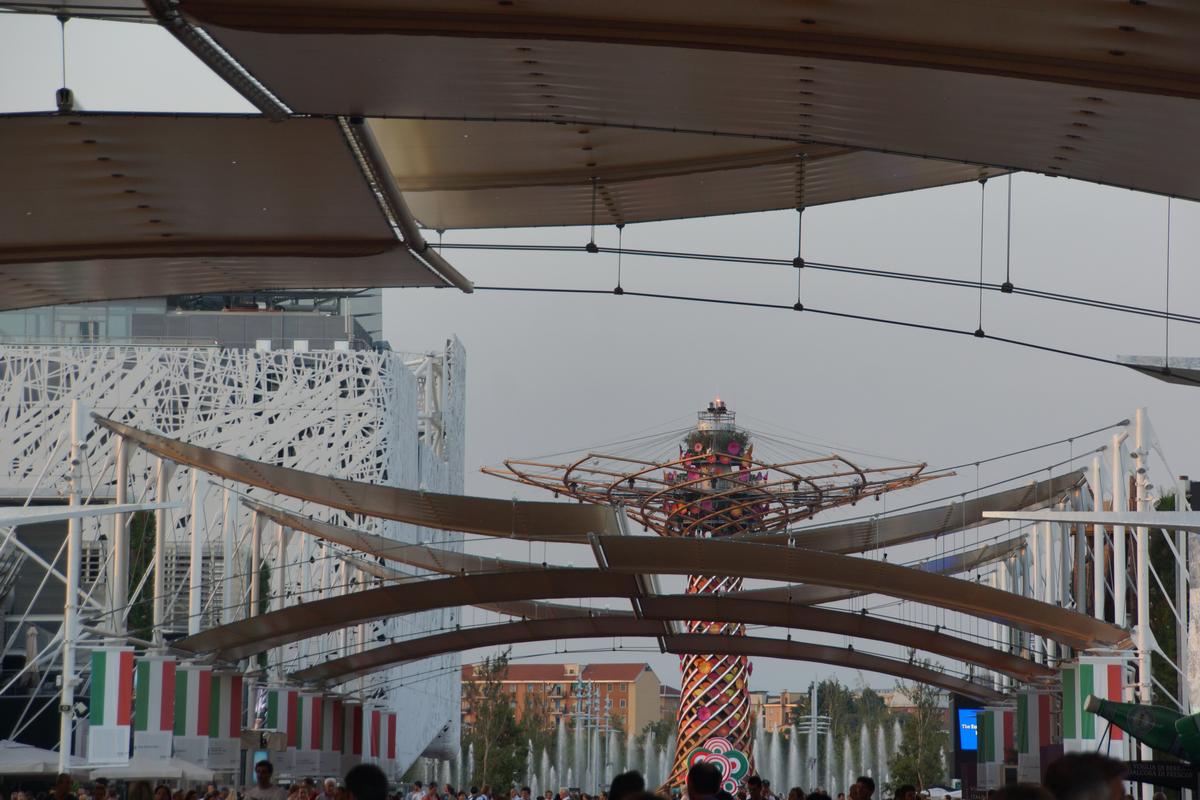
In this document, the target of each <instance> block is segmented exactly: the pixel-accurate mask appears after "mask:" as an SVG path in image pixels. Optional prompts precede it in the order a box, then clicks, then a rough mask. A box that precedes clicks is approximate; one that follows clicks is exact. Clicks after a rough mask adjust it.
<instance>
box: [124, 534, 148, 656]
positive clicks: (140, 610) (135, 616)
mask: <svg viewBox="0 0 1200 800" xmlns="http://www.w3.org/2000/svg"><path fill="white" fill-rule="evenodd" d="M153 565H154V514H153V513H152V512H150V511H135V512H134V513H133V514H131V515H130V518H129V589H128V594H127V595H126V597H134V596H135V594H134V593H135V592H136V591H137V588H138V586H139V585H141V583H142V580H143V579H144V578H146V573H147V572H149V571H150V570H151V568H152V567H153ZM153 595H154V586H153V584H152V583H151V582H150V580H147V586H146V587H145V588H144V589H143V590H142V593H141V594H140V595H137V597H138V599H137V600H135V601H134V602H132V603H130V604H129V618H128V625H129V632H130V633H131V634H133V635H134V636H137V637H138V638H139V639H150V638H151V635H152V633H153V631H154V597H153Z"/></svg>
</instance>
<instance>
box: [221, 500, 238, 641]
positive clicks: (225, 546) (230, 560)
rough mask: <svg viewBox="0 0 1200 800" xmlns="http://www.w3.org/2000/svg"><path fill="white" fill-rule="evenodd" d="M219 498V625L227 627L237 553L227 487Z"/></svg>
mask: <svg viewBox="0 0 1200 800" xmlns="http://www.w3.org/2000/svg"><path fill="white" fill-rule="evenodd" d="M222 495H223V496H222V498H221V558H222V561H223V562H224V566H223V568H222V573H223V574H222V576H221V624H222V625H228V624H229V623H231V622H233V620H234V614H233V612H234V608H235V605H234V602H233V598H234V595H235V593H236V592H237V588H236V587H237V582H236V581H235V580H234V577H233V576H234V574H235V573H236V572H237V553H235V552H234V544H233V527H234V525H233V518H232V517H233V506H232V500H231V498H230V495H229V487H228V486H226V487H225V491H224V492H223V493H222Z"/></svg>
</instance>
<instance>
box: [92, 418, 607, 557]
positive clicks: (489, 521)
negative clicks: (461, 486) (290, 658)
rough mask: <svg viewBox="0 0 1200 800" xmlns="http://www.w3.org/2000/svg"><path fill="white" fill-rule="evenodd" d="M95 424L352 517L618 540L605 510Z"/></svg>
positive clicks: (539, 537) (161, 452)
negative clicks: (330, 467) (402, 484)
mask: <svg viewBox="0 0 1200 800" xmlns="http://www.w3.org/2000/svg"><path fill="white" fill-rule="evenodd" d="M92 417H93V418H94V419H95V420H96V423H97V424H99V425H101V426H103V427H105V428H108V429H109V430H110V431H112V432H113V433H115V434H117V435H118V436H121V437H124V438H125V439H128V440H129V441H132V442H134V443H136V444H137V446H138V447H141V448H142V449H144V450H147V451H149V452H151V453H153V454H155V455H158V456H162V457H163V458H166V459H169V460H171V461H174V462H175V463H177V464H185V465H187V466H189V467H194V468H196V469H200V470H203V471H205V472H207V473H209V474H212V475H219V476H221V477H222V478H226V479H228V480H231V481H237V482H238V483H244V484H246V485H247V486H257V487H259V488H262V489H267V490H268V491H272V492H275V493H276V494H283V495H287V496H288V497H297V498H300V499H301V500H308V501H310V502H313V503H320V504H321V505H323V506H329V507H330V508H339V509H342V510H343V511H349V512H351V513H354V514H366V515H368V516H371V517H380V518H383V519H394V520H398V521H400V522H410V523H412V524H414V525H423V526H425V527H427V528H437V529H439V530H444V531H466V532H467V533H478V534H482V535H485V536H499V537H507V538H513V539H533V540H536V541H580V540H581V539H585V540H586V537H587V535H588V534H590V533H614V534H615V533H620V532H621V528H620V525H619V523H618V521H617V515H616V511H614V510H613V509H611V508H607V507H604V506H594V505H585V504H577V503H541V502H530V501H524V500H497V499H495V498H491V497H471V496H468V495H456V494H437V493H435V492H421V491H416V490H414V489H398V488H395V487H392V486H377V485H375V484H372V483H362V482H360V481H348V480H343V479H341V478H331V477H329V476H327V475H317V474H316V473H313V472H303V471H301V470H298V469H289V468H288V467H277V466H275V465H274V464H267V463H264V462H262V461H251V460H250V459H248V458H239V457H238V456H231V455H228V454H226V453H222V452H220V451H217V450H211V449H209V448H207V447H198V446H197V445H194V444H188V443H187V442H181V441H179V440H178V439H171V438H169V437H166V436H159V435H158V434H154V433H148V432H146V431H143V430H139V429H138V428H134V427H132V426H130V425H125V424H123V423H120V422H116V421H115V420H111V419H106V418H105V417H102V416H100V415H98V414H93V415H92Z"/></svg>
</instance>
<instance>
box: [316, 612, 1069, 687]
mask: <svg viewBox="0 0 1200 800" xmlns="http://www.w3.org/2000/svg"><path fill="white" fill-rule="evenodd" d="M640 602H641V605H642V609H643V615H642V616H643V618H642V619H637V618H634V617H632V616H629V615H616V614H609V613H602V614H600V613H597V614H586V615H585V614H581V613H580V612H579V609H576V613H575V614H574V615H573V616H571V617H563V618H558V619H545V620H537V621H521V622H505V623H500V624H497V625H486V626H479V627H475V628H467V629H461V630H455V631H451V632H448V633H439V634H434V635H432V636H425V637H420V638H417V639H406V640H405V641H402V642H397V643H395V644H390V645H384V646H382V647H376V648H372V649H370V650H366V651H364V652H361V653H354V654H351V655H348V656H344V657H342V658H337V659H332V660H330V661H326V662H324V663H322V664H318V665H316V666H313V667H309V668H308V669H305V670H302V671H300V672H298V673H297V674H296V675H295V677H296V678H297V679H298V680H301V681H310V680H313V681H326V682H328V681H335V682H341V681H346V680H350V679H351V678H357V677H359V676H362V675H366V674H368V673H370V672H375V671H377V670H381V669H385V668H387V667H389V666H392V665H394V664H396V663H397V662H400V661H415V660H419V659H422V658H427V657H429V656H435V655H442V654H444V653H454V652H462V651H463V650H470V649H473V648H476V647H491V646H499V645H506V644H518V643H521V642H532V641H545V640H551V639H586V638H591V637H596V636H659V635H663V634H666V633H669V630H667V629H666V628H664V626H663V625H662V623H663V622H671V621H676V620H689V619H704V620H711V621H714V622H742V623H745V624H748V625H769V626H772V627H780V628H791V629H795V630H805V631H819V632H822V633H832V634H837V635H843V636H853V637H857V638H863V639H872V640H875V641H881V642H888V643H890V644H896V645H900V646H902V647H906V648H915V649H918V650H925V651H928V652H931V653H937V654H938V655H942V656H946V657H949V658H953V659H955V660H958V661H963V662H966V663H971V664H977V665H979V666H982V667H985V668H987V669H994V670H997V671H999V672H1002V673H1004V674H1006V675H1011V676H1012V677H1014V678H1016V679H1018V680H1021V681H1032V680H1036V679H1046V678H1051V677H1053V676H1054V675H1055V674H1056V673H1055V671H1054V670H1052V669H1049V668H1047V667H1044V666H1041V665H1039V664H1035V663H1033V662H1032V661H1028V660H1026V659H1023V658H1020V657H1018V656H1014V655H1011V654H1008V653H1005V652H1003V651H1000V650H995V649H992V648H990V647H985V646H982V645H979V644H975V643H974V642H969V641H966V640H964V639H958V638H956V637H953V636H948V635H946V634H943V633H938V632H935V631H931V630H926V629H924V628H917V627H914V626H911V625H904V624H902V623H898V622H892V621H891V620H885V619H879V618H876V617H867V616H863V615H861V614H852V613H849V612H846V611H833V610H830V609H823V608H807V607H804V606H797V605H794V604H788V603H786V602H785V603H778V602H765V601H761V600H742V599H738V598H734V597H724V596H705V595H696V594H683V595H666V596H661V597H647V598H642V600H641V601H640Z"/></svg>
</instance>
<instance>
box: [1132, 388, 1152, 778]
mask: <svg viewBox="0 0 1200 800" xmlns="http://www.w3.org/2000/svg"><path fill="white" fill-rule="evenodd" d="M1134 419H1135V422H1134V452H1135V453H1136V458H1137V460H1136V462H1135V464H1136V467H1137V473H1136V475H1137V477H1136V481H1135V483H1134V487H1135V491H1136V493H1137V494H1136V500H1137V510H1138V511H1139V512H1142V511H1148V510H1150V501H1149V500H1148V499H1147V498H1146V494H1147V492H1148V491H1149V487H1148V486H1147V485H1146V475H1147V459H1146V453H1147V451H1148V448H1147V443H1146V409H1145V408H1144V407H1139V408H1138V410H1137V413H1136V415H1135V417H1134ZM1134 537H1135V541H1136V542H1137V583H1136V585H1137V626H1138V635H1137V646H1138V700H1139V701H1140V702H1142V703H1143V704H1146V705H1149V704H1150V703H1151V702H1152V698H1153V696H1154V681H1153V678H1152V677H1151V674H1150V669H1151V666H1150V659H1151V654H1150V649H1151V648H1150V529H1149V528H1147V527H1146V526H1144V525H1139V526H1138V527H1137V528H1136V529H1135V532H1134ZM1141 757H1142V760H1144V761H1150V760H1152V759H1153V758H1154V751H1153V750H1152V749H1151V748H1150V747H1149V745H1146V744H1142V745H1141ZM1151 791H1153V787H1151V786H1148V785H1146V784H1142V792H1141V794H1142V796H1143V797H1144V798H1146V800H1149V796H1150V795H1149V793H1150V792H1151Z"/></svg>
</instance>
